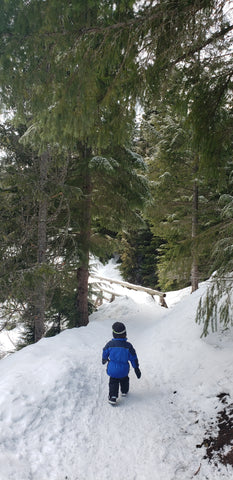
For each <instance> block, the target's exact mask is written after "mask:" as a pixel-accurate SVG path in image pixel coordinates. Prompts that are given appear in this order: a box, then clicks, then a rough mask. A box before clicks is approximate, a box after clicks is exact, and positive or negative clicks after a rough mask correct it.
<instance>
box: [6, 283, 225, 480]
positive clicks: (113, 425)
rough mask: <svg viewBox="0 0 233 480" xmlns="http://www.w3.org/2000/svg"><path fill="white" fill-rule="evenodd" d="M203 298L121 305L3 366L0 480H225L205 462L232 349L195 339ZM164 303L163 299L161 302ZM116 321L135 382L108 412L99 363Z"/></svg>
mask: <svg viewBox="0 0 233 480" xmlns="http://www.w3.org/2000/svg"><path fill="white" fill-rule="evenodd" d="M200 294H201V292H198V293H197V294H196V295H192V296H187V294H186V295H185V294H184V292H181V294H180V298H181V297H183V296H184V298H183V299H182V300H181V301H180V303H179V302H175V301H174V302H173V304H174V306H173V307H172V308H170V309H168V310H166V309H162V308H161V307H159V306H158V305H156V304H155V303H153V302H151V301H150V300H149V299H148V297H147V298H146V297H145V296H144V297H143V296H142V297H140V298H139V297H137V299H136V300H137V301H135V298H119V299H117V300H116V301H115V302H113V303H112V304H107V305H103V307H101V308H100V309H99V311H98V312H97V313H95V314H93V315H92V317H91V322H90V324H89V326H88V327H86V328H81V329H73V330H69V331H65V332H63V333H62V334H60V335H58V336H56V337H54V338H50V339H44V340H42V341H40V342H38V343H37V344H36V345H33V346H30V347H27V348H25V349H24V350H22V351H20V352H17V353H16V354H14V355H11V356H10V357H8V358H5V359H4V360H2V361H1V362H0V432H1V443H0V462H1V469H0V480H109V479H111V480H119V479H124V480H125V479H127V480H191V479H196V478H197V479H201V480H207V479H208V480H220V479H221V480H222V479H224V480H231V479H232V469H231V467H229V468H228V469H226V468H225V467H221V468H220V469H219V470H218V469H216V468H215V467H214V465H210V464H208V462H207V461H204V460H203V455H204V454H205V449H204V447H202V448H199V449H197V448H196V445H197V444H200V443H201V442H202V440H203V436H204V434H205V431H206V428H207V426H208V425H209V424H210V422H211V418H212V417H213V416H215V415H216V410H217V409H218V407H219V406H218V400H217V398H216V395H217V394H218V393H220V392H222V391H226V392H228V393H229V395H230V396H232V395H233V388H232V380H231V379H232V375H233V366H232V339H233V333H232V332H229V333H227V334H226V335H225V336H224V335H223V336H218V335H212V336H210V337H209V338H208V340H201V339H200V327H199V326H197V325H196V324H195V322H194V315H195V308H196V305H197V302H198V298H199V296H200ZM168 300H169V298H168ZM116 320H118V321H122V322H124V323H125V324H126V326H127V332H128V338H129V341H131V342H132V343H133V345H134V346H135V348H136V351H137V354H138V357H139V362H140V368H141V371H142V377H141V379H140V380H138V379H137V378H136V376H135V374H134V371H133V370H132V369H131V372H130V393H129V396H128V397H126V398H121V399H120V400H119V405H118V406H116V407H115V406H114V407H112V406H111V405H109V404H108V403H107V396H108V377H107V375H106V371H105V370H106V366H102V364H101V353H102V348H103V346H104V345H105V343H106V342H107V341H108V340H109V339H110V338H111V325H112V323H113V322H114V321H116Z"/></svg>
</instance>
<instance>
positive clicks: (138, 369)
mask: <svg viewBox="0 0 233 480" xmlns="http://www.w3.org/2000/svg"><path fill="white" fill-rule="evenodd" d="M134 371H135V373H136V375H137V377H138V378H141V375H142V374H141V370H140V368H139V367H137V368H135V369H134Z"/></svg>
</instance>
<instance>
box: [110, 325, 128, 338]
mask: <svg viewBox="0 0 233 480" xmlns="http://www.w3.org/2000/svg"><path fill="white" fill-rule="evenodd" d="M112 333H113V336H114V338H125V337H126V328H125V325H124V323H121V322H115V323H114V324H113V326H112Z"/></svg>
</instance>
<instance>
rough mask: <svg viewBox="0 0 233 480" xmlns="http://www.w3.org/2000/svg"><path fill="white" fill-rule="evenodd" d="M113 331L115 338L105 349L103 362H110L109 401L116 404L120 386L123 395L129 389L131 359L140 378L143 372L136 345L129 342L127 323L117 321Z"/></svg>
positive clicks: (108, 368) (108, 367)
mask: <svg viewBox="0 0 233 480" xmlns="http://www.w3.org/2000/svg"><path fill="white" fill-rule="evenodd" d="M112 333H113V339H112V340H110V342H108V343H107V345H105V347H104V349H103V357H102V363H103V365H104V364H105V363H107V362H108V366H107V374H108V375H109V376H110V379H109V397H108V401H109V403H111V404H113V405H114V404H115V403H116V400H117V398H118V392H119V386H120V387H121V394H122V395H123V396H125V395H127V393H128V391H129V377H128V374H129V361H130V362H131V364H132V367H133V368H134V371H135V373H136V375H137V377H138V378H140V377H141V372H140V369H139V363H138V358H137V354H136V352H135V350H134V347H133V345H132V344H131V343H129V342H127V338H126V328H125V325H124V324H123V323H121V322H115V323H114V324H113V326H112Z"/></svg>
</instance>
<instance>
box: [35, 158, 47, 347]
mask: <svg viewBox="0 0 233 480" xmlns="http://www.w3.org/2000/svg"><path fill="white" fill-rule="evenodd" d="M48 161H49V153H48V151H46V152H44V153H43V154H42V155H41V158H40V199H39V211H38V246H37V263H38V278H37V279H36V282H37V284H36V290H35V317H34V339H35V342H38V340H40V339H41V338H42V337H43V335H44V332H45V308H46V285H45V281H46V279H45V273H44V271H43V265H45V264H46V248H47V213H48V212H47V210H48V201H47V195H46V183H47V173H48Z"/></svg>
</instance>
